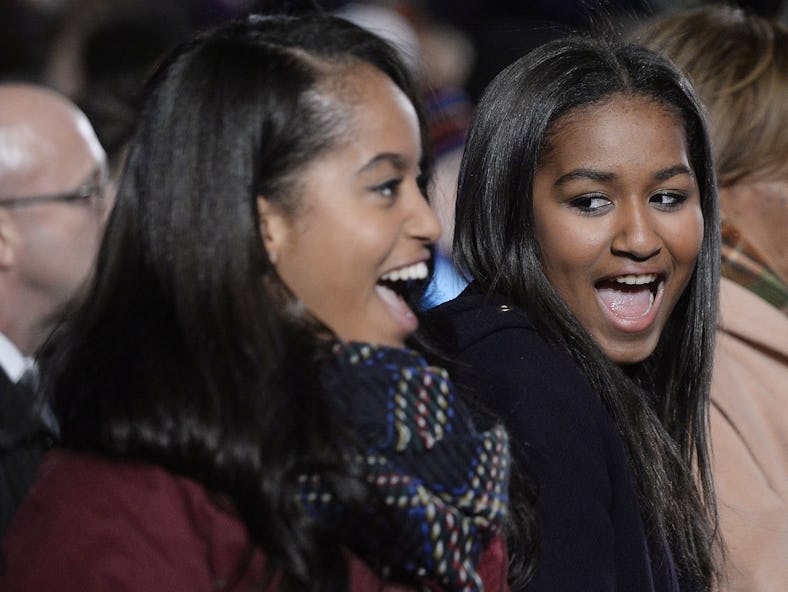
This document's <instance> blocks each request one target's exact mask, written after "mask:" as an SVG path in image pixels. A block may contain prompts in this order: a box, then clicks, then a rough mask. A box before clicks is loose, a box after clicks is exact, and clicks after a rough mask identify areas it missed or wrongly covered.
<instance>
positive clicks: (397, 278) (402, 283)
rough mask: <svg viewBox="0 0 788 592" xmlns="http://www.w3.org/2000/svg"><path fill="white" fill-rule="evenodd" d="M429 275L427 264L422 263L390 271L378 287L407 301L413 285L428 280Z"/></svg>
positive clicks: (379, 281) (379, 282) (382, 278)
mask: <svg viewBox="0 0 788 592" xmlns="http://www.w3.org/2000/svg"><path fill="white" fill-rule="evenodd" d="M428 274H429V269H428V267H427V264H426V263H425V262H423V261H422V262H419V263H414V264H413V265H406V266H405V267H400V268H398V269H394V270H392V271H389V272H388V273H386V274H384V275H383V276H381V278H380V279H379V280H378V286H381V287H382V288H384V289H385V290H387V291H390V292H393V293H394V295H396V296H397V297H398V298H401V299H402V300H407V299H408V298H407V297H408V292H409V291H410V288H411V286H412V285H413V283H414V282H416V281H420V280H424V279H426V278H427V275H428Z"/></svg>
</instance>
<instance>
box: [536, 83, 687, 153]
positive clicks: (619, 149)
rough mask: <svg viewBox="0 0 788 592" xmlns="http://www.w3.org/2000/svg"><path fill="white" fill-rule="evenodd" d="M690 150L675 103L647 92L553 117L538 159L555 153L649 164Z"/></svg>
mask: <svg viewBox="0 0 788 592" xmlns="http://www.w3.org/2000/svg"><path fill="white" fill-rule="evenodd" d="M687 152H688V147H687V139H686V133H685V130H684V126H683V123H682V121H681V119H680V118H679V117H678V115H677V114H676V113H675V112H674V111H673V110H672V109H671V108H669V107H668V106H666V105H664V104H662V103H659V102H657V101H654V100H652V99H650V98H647V97H641V96H624V95H614V96H613V97H612V98H609V99H607V100H605V101H603V102H600V103H595V104H592V105H588V106H583V107H579V108H577V109H574V110H572V111H570V112H569V113H567V114H565V115H563V116H562V117H560V118H559V119H558V120H557V121H555V122H554V123H553V124H552V126H551V127H550V129H549V131H548V134H547V142H546V149H545V151H544V154H543V158H542V163H540V164H548V163H551V162H552V163H555V161H556V159H561V160H572V159H583V160H590V161H592V162H597V163H599V164H602V163H605V162H616V161H624V162H636V161H637V162H640V163H641V164H647V163H650V162H652V161H654V160H660V159H671V158H672V159H676V158H678V159H681V160H684V159H685V158H686V157H687V156H686V155H687Z"/></svg>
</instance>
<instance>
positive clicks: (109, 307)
mask: <svg viewBox="0 0 788 592" xmlns="http://www.w3.org/2000/svg"><path fill="white" fill-rule="evenodd" d="M418 96H419V95H418V91H417V90H416V87H415V85H414V83H413V81H412V80H411V76H410V74H409V73H408V71H407V70H406V68H405V67H404V65H403V64H402V62H401V61H400V58H399V57H398V54H397V53H396V51H395V50H394V49H393V48H392V47H390V46H389V45H388V44H387V43H385V42H384V41H383V40H381V39H380V38H378V37H376V36H375V35H373V34H371V33H369V32H366V31H364V30H363V29H360V28H358V27H356V26H355V25H352V24H350V23H349V22H347V21H343V20H341V19H338V18H333V17H329V16H325V15H313V16H304V17H299V18H295V17H285V16H271V17H251V18H250V19H248V20H245V21H241V22H237V23H231V24H227V25H224V26H222V27H219V28H217V29H214V30H210V31H207V32H204V33H201V34H199V35H197V36H196V37H195V38H194V39H192V40H190V41H189V42H187V43H185V44H184V45H183V46H181V47H179V48H177V49H176V50H175V51H174V53H173V54H172V55H171V56H169V57H168V59H166V60H165V61H164V63H163V65H162V67H161V69H160V70H159V71H158V72H157V74H156V75H155V77H154V78H153V80H152V82H151V85H150V87H149V88H148V92H147V95H146V100H145V105H144V109H143V111H142V115H141V118H140V120H139V124H138V128H137V131H136V133H135V135H134V138H133V139H132V141H131V144H130V146H129V151H128V159H127V162H126V166H125V169H124V173H123V176H122V179H121V182H120V186H119V191H118V197H117V205H116V208H115V209H114V212H113V215H112V218H111V220H110V222H109V226H108V230H107V233H106V235H105V240H104V243H103V245H102V249H101V254H100V256H99V260H98V265H97V270H96V277H95V281H94V283H93V284H92V286H91V289H90V292H89V295H88V297H87V298H86V305H85V306H83V307H80V308H79V309H78V310H76V312H75V314H74V316H73V318H72V319H70V322H69V323H67V324H66V326H65V327H64V328H63V330H62V331H61V332H60V333H59V334H58V335H57V337H56V340H55V342H54V344H53V352H55V355H56V357H55V358H54V359H53V361H52V363H51V365H50V366H49V367H48V372H47V382H48V384H49V388H50V389H51V394H52V396H53V398H54V403H55V405H54V407H55V409H56V411H57V414H58V418H59V420H60V427H61V432H62V445H61V446H60V447H59V448H58V449H56V450H55V451H53V452H52V453H51V454H50V455H49V456H48V457H47V459H46V460H45V461H44V465H43V468H42V471H41V475H40V478H39V481H38V482H37V483H36V484H35V486H34V489H33V491H32V493H31V495H30V497H29V498H28V499H27V500H26V502H25V503H24V504H23V505H22V507H21V509H20V510H19V513H18V514H17V516H16V519H15V521H14V522H13V524H12V525H11V528H10V530H9V532H8V535H7V537H6V538H5V539H4V541H3V567H4V570H3V572H2V574H1V575H0V590H4V591H5V590H8V591H11V590H15V591H18V590H52V589H57V590H61V591H74V592H77V591H79V592H93V591H96V592H98V591H105V590H108V589H123V590H134V591H137V590H139V591H140V592H142V591H145V592H148V591H150V590H174V591H194V590H217V591H218V590H222V591H242V590H243V591H246V590H252V589H254V590H269V591H273V590H278V589H283V590H349V591H366V590H372V589H374V590H417V589H424V588H429V589H431V590H452V591H457V592H460V591H463V592H464V591H469V592H471V591H474V590H481V589H482V588H483V589H484V590H486V591H493V592H505V591H506V590H508V583H507V567H508V565H507V548H506V545H505V542H504V539H503V533H504V527H505V526H506V525H507V524H509V523H510V515H511V514H513V513H512V512H511V511H510V510H509V499H508V481H509V473H510V469H511V462H510V459H509V449H508V435H507V433H506V431H505V430H504V429H503V427H502V426H501V425H500V424H499V423H495V422H490V423H489V424H484V425H482V424H481V423H480V421H478V419H477V418H472V417H471V414H470V412H469V411H468V409H467V407H466V406H465V405H464V404H463V402H462V401H461V400H460V395H459V394H458V393H456V392H455V389H454V386H453V384H452V383H451V382H450V381H449V379H448V376H447V374H446V372H445V371H444V370H443V369H441V368H438V367H435V366H432V365H429V364H428V363H427V362H426V360H425V359H424V357H422V354H420V353H419V352H418V351H417V350H416V349H413V348H415V347H416V345H415V341H414V340H413V339H412V335H413V333H414V331H415V330H416V329H417V327H418V319H417V317H416V315H415V314H414V311H413V309H412V307H411V304H410V303H411V302H415V301H418V299H419V297H420V290H421V288H422V287H423V285H424V284H425V283H426V281H427V279H428V278H427V275H428V261H429V258H430V256H431V247H432V243H434V241H435V240H437V238H438V235H439V234H440V228H439V225H438V222H437V219H436V217H435V215H434V214H433V213H432V211H431V210H430V208H429V205H428V203H427V201H426V199H425V194H424V191H423V190H424V187H425V181H426V180H425V178H424V177H425V176H426V175H428V174H429V167H430V162H429V161H430V158H429V151H428V150H427V147H426V144H427V143H426V140H425V127H424V120H423V117H422V114H421V107H420V102H419V98H418ZM406 343H407V344H408V345H409V347H406ZM517 515H518V516H524V515H526V514H524V513H517ZM513 573H514V572H513Z"/></svg>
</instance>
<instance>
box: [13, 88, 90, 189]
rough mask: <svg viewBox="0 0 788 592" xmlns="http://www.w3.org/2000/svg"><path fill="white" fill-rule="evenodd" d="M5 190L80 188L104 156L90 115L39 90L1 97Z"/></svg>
mask: <svg viewBox="0 0 788 592" xmlns="http://www.w3.org/2000/svg"><path fill="white" fill-rule="evenodd" d="M0 110H3V111H4V113H3V115H2V116H1V117H0V179H1V180H2V183H1V184H0V186H1V187H0V193H2V195H3V196H5V197H9V196H12V197H24V196H26V195H41V194H48V193H57V192H61V191H65V190H69V189H72V188H74V187H76V186H77V185H78V184H79V183H81V182H83V181H84V179H85V177H86V176H87V175H88V174H90V172H91V171H92V170H94V169H95V168H96V166H97V165H98V164H99V163H101V162H103V161H104V151H103V149H102V148H101V145H100V144H99V141H98V139H97V138H96V135H95V133H94V132H93V129H92V127H91V126H90V123H89V122H88V120H87V118H86V117H85V116H84V115H83V114H82V113H81V112H80V111H78V110H77V109H75V108H71V107H70V106H68V105H65V104H62V103H60V102H59V101H55V100H52V99H51V98H49V97H47V96H43V97H42V96H39V95H37V94H35V93H33V94H31V95H30V96H22V97H13V100H11V99H9V98H8V97H6V96H3V97H2V99H0Z"/></svg>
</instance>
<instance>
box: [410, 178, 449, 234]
mask: <svg viewBox="0 0 788 592" xmlns="http://www.w3.org/2000/svg"><path fill="white" fill-rule="evenodd" d="M409 194H410V195H409V198H408V199H409V202H410V211H409V212H408V214H409V215H408V224H407V226H406V231H407V233H408V235H409V236H411V237H413V238H415V239H417V240H419V241H422V242H425V243H429V244H432V243H435V242H437V241H438V239H439V238H440V235H441V224H440V221H439V220H438V216H437V215H436V214H435V212H434V211H433V210H432V208H431V207H430V204H429V203H428V202H427V199H426V198H425V197H424V195H423V194H422V192H421V190H420V189H419V188H418V187H414V190H413V191H411V192H409Z"/></svg>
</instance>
